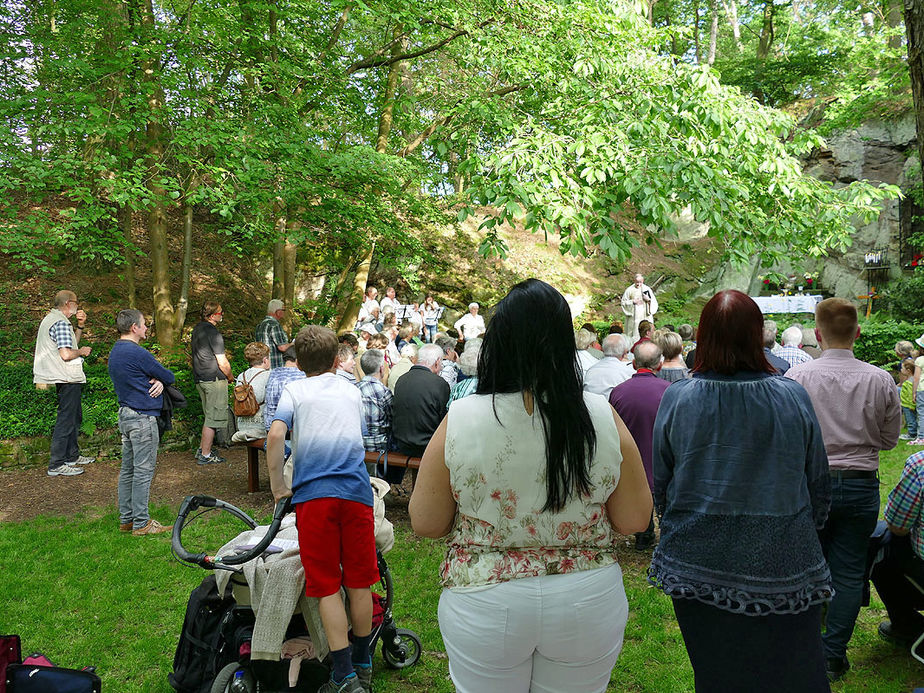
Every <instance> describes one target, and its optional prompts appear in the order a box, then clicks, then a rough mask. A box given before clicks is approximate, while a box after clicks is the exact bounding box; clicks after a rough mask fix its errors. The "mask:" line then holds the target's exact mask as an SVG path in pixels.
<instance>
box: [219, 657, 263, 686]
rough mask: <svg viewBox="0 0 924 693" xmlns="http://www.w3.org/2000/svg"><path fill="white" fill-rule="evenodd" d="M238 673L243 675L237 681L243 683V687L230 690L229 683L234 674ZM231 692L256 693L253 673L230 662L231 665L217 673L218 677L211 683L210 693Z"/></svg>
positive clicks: (238, 664) (232, 679)
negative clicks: (244, 692) (245, 692)
mask: <svg viewBox="0 0 924 693" xmlns="http://www.w3.org/2000/svg"><path fill="white" fill-rule="evenodd" d="M239 671H240V672H242V673H243V675H242V676H240V677H239V679H240V680H241V681H243V684H242V685H243V687H237V688H234V689H232V688H231V683H232V682H233V681H234V679H235V674H237V672H239ZM231 690H234V691H247V693H256V691H257V683H256V680H255V679H254V676H253V673H252V672H251V671H250V669H248V668H247V667H245V666H242V665H241V664H240V663H238V662H231V664H229V665H227V666H226V667H225V668H224V669H222V670H221V671H219V672H218V676H216V677H215V681H214V682H213V683H212V688H211V693H228V691H231Z"/></svg>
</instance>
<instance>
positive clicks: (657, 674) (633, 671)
mask: <svg viewBox="0 0 924 693" xmlns="http://www.w3.org/2000/svg"><path fill="white" fill-rule="evenodd" d="M910 450H912V449H911V448H908V447H907V446H905V445H904V444H903V443H902V444H901V445H900V446H899V447H898V448H897V449H896V450H893V451H890V452H888V453H884V454H883V455H882V471H881V475H882V480H883V485H882V491H883V499H885V496H886V495H887V494H888V491H889V490H890V489H891V488H892V486H894V484H895V481H896V480H897V479H898V476H899V475H900V473H901V468H902V464H903V462H904V459H905V457H906V456H907V455H908V453H909V451H910ZM172 510H173V509H169V508H157V509H155V515H156V516H158V517H166V516H169V515H170V513H171V511H172ZM263 519H267V518H263ZM117 524H118V518H117V515H116V513H115V510H114V508H111V507H110V508H104V509H100V510H98V511H88V512H84V513H83V514H81V515H80V516H78V517H75V518H59V517H41V518H37V519H35V520H32V521H29V522H22V523H6V524H2V525H0V586H2V596H0V632H4V633H10V632H16V633H19V634H20V635H21V636H22V638H23V648H24V650H25V651H26V652H32V651H34V650H41V651H43V652H45V653H46V654H47V655H48V656H50V657H51V658H52V659H53V660H55V661H56V662H58V663H59V664H60V665H62V666H73V667H81V666H85V665H89V664H92V665H95V666H96V667H97V668H98V672H99V674H100V676H101V677H102V679H103V690H104V691H107V693H136V692H145V693H146V692H149V691H150V692H156V693H159V692H163V693H168V692H169V691H171V690H172V689H171V688H170V687H169V685H168V684H167V674H168V673H169V672H170V671H171V667H172V662H173V653H174V649H175V647H176V642H177V639H178V637H179V633H180V628H181V626H182V623H183V614H184V610H185V608H186V601H187V599H188V597H189V592H190V591H191V590H192V589H193V588H194V587H195V586H196V585H197V584H199V582H200V581H201V580H202V578H203V577H204V576H205V575H206V573H205V571H202V570H199V569H191V568H185V567H183V566H181V565H180V564H179V563H177V562H176V561H174V560H173V558H172V557H171V555H170V542H169V538H168V537H167V536H156V537H144V538H138V537H132V536H131V535H123V534H119V532H118V531H117V529H116V525H117ZM238 529H239V525H238V524H237V522H236V520H234V519H232V518H230V517H229V516H218V515H215V514H212V515H207V516H205V517H203V518H202V519H201V520H199V521H198V522H197V523H196V524H194V525H192V526H191V527H190V528H189V529H188V531H187V532H185V533H184V541H185V542H186V544H187V548H193V549H195V550H204V551H210V550H214V549H215V548H217V547H218V546H220V545H221V544H223V543H224V542H225V541H226V540H227V539H228V538H229V537H232V536H234V535H235V534H236V533H237V531H238ZM396 533H397V536H396V543H395V548H394V549H393V550H392V551H391V552H390V553H389V554H388V556H387V559H388V563H389V566H390V567H391V570H392V573H393V575H394V581H395V589H396V598H395V605H394V612H395V620H396V622H397V624H398V626H399V627H403V628H410V629H412V630H414V631H416V632H417V633H418V635H420V637H421V640H422V641H423V650H424V654H423V657H422V658H421V662H420V663H419V664H418V665H417V666H415V667H413V668H411V669H407V670H404V671H388V670H385V668H384V666H383V665H382V659H381V654H380V651H378V652H377V653H376V667H377V671H376V675H375V686H376V690H377V691H379V692H380V693H398V691H419V692H421V693H423V692H424V691H426V692H428V693H429V692H431V691H433V692H437V693H439V692H442V691H446V692H449V691H452V690H453V687H452V684H451V682H450V681H449V678H448V674H449V669H448V662H447V660H446V656H445V653H444V650H443V644H442V640H441V639H440V634H439V627H438V625H437V619H436V608H437V601H438V599H439V592H440V588H439V584H438V579H437V572H438V568H439V563H440V560H441V558H442V545H441V543H440V542H434V541H428V540H423V539H418V538H416V537H415V536H414V535H413V534H411V533H410V531H409V530H408V529H407V528H406V527H402V526H398V527H396ZM620 563H621V564H622V566H623V571H624V573H625V584H626V591H627V593H628V597H629V607H630V616H629V623H628V625H627V627H626V641H625V647H624V649H623V652H622V655H621V656H620V658H619V661H618V662H617V664H616V668H615V670H614V672H613V682H612V685H611V687H610V689H611V690H613V691H645V692H651V693H655V692H663V693H677V692H678V691H689V690H692V687H693V686H692V682H693V676H692V671H691V669H690V664H689V661H688V660H687V656H686V652H685V650H684V648H683V641H682V639H681V637H680V631H679V629H678V628H677V623H676V621H675V620H674V616H673V611H672V609H671V605H670V601H669V600H668V599H667V598H666V597H664V595H663V594H661V593H660V592H658V591H657V590H655V589H653V588H651V587H650V586H648V585H647V583H646V582H645V568H646V567H647V562H646V561H645V560H644V556H642V555H641V554H636V553H635V552H634V551H631V550H630V549H628V548H621V549H620ZM885 618H886V615H885V610H884V609H883V607H882V603H881V602H880V601H879V600H878V598H876V596H875V593H874V596H873V604H872V605H871V608H868V609H863V610H862V611H861V614H860V619H859V621H858V624H857V629H856V631H855V633H854V637H853V640H852V641H851V646H850V650H849V652H848V655H849V657H850V661H851V665H852V669H851V672H850V673H849V674H848V676H847V677H846V679H845V680H844V681H842V682H840V683H837V684H834V686H833V690H834V691H835V692H836V693H840V692H845V693H846V692H850V693H854V692H855V693H860V692H861V691H862V692H863V693H869V692H873V693H878V692H881V693H896V692H897V691H910V690H911V689H912V688H913V687H914V686H915V685H916V684H920V683H921V682H924V665H920V664H918V663H917V662H916V661H914V660H913V659H912V658H911V657H910V656H909V655H908V653H907V651H904V650H901V649H898V648H895V647H893V646H891V645H889V644H887V643H885V642H883V641H881V640H880V639H879V638H878V636H877V635H876V627H877V625H878V623H879V622H880V621H881V620H884V619H885Z"/></svg>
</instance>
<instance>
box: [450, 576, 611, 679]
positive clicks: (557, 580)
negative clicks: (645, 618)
mask: <svg viewBox="0 0 924 693" xmlns="http://www.w3.org/2000/svg"><path fill="white" fill-rule="evenodd" d="M628 616H629V604H628V602H627V601H626V592H625V589H624V588H623V584H622V570H621V569H620V568H619V564H616V563H614V564H613V565H611V566H607V567H605V568H598V569H596V570H586V571H582V572H578V573H570V574H567V575H546V576H543V577H535V578H524V579H520V580H510V581H509V582H504V583H501V584H499V585H495V586H493V587H489V588H488V589H485V590H480V591H476V592H454V591H452V590H448V589H444V590H443V593H442V594H441V595H440V605H439V623H440V632H441V633H442V635H443V642H444V644H445V645H446V652H447V654H448V655H449V675H450V677H451V678H452V682H453V683H454V684H455V686H456V690H457V691H459V692H460V693H526V692H527V691H541V692H542V693H552V692H556V693H558V692H560V693H584V692H585V691H586V692H588V693H590V692H592V691H600V692H602V691H605V690H606V687H607V685H608V684H609V681H610V674H611V673H612V671H613V666H614V665H615V664H616V659H617V657H619V653H620V651H621V650H622V643H623V633H624V631H625V628H626V619H627V618H628Z"/></svg>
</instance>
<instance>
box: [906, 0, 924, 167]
mask: <svg viewBox="0 0 924 693" xmlns="http://www.w3.org/2000/svg"><path fill="white" fill-rule="evenodd" d="M904 9H905V34H906V36H907V37H908V72H909V73H910V75H911V94H912V96H913V98H914V119H915V124H916V126H917V132H918V158H919V159H920V161H921V167H922V170H924V0H905V3H904Z"/></svg>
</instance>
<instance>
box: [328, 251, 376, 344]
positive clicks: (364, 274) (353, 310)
mask: <svg viewBox="0 0 924 693" xmlns="http://www.w3.org/2000/svg"><path fill="white" fill-rule="evenodd" d="M374 254H375V243H373V244H372V245H370V246H369V250H368V252H367V253H366V255H365V256H364V257H363V259H362V262H360V263H359V267H358V268H357V269H356V275H355V276H354V277H353V291H352V292H351V294H350V302H349V303H347V306H346V309H345V310H344V312H343V315H342V316H341V317H340V322H339V323H337V334H343V333H344V332H350V331H352V329H353V326H354V325H355V324H356V320H357V319H358V318H359V307H360V305H361V302H362V295H363V292H365V290H366V281H367V280H368V279H369V268H370V267H371V266H372V256H373V255H374Z"/></svg>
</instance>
